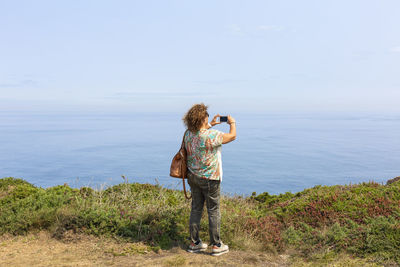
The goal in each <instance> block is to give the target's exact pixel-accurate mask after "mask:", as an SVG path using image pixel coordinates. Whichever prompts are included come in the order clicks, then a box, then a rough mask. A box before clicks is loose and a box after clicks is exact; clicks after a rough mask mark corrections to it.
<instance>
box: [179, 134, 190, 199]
mask: <svg viewBox="0 0 400 267" xmlns="http://www.w3.org/2000/svg"><path fill="white" fill-rule="evenodd" d="M188 131H189V130H186V131H185V133H184V134H183V138H182V145H181V149H182V148H183V149H186V148H185V144H184V141H185V135H186V133H187V132H188ZM186 155H187V154H186ZM186 160H187V158H186ZM186 166H187V162H186ZM186 173H187V171H186ZM182 183H183V192H184V193H185V198H186V199H187V200H189V199H191V198H192V196H190V197H188V195H187V192H186V185H185V172H182Z"/></svg>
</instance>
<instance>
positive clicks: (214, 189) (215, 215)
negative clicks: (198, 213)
mask: <svg viewBox="0 0 400 267" xmlns="http://www.w3.org/2000/svg"><path fill="white" fill-rule="evenodd" d="M220 183H221V182H220V181H214V180H208V194H207V196H206V203H207V213H208V224H209V226H208V228H209V233H210V243H211V245H217V244H219V243H220V242H221V240H220V228H221V214H220V210H219V200H220Z"/></svg>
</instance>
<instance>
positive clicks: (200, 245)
mask: <svg viewBox="0 0 400 267" xmlns="http://www.w3.org/2000/svg"><path fill="white" fill-rule="evenodd" d="M196 243H197V245H196V244H195V243H193V242H192V243H191V244H190V245H189V248H188V250H187V252H190V253H195V252H201V251H205V250H206V249H207V244H204V243H203V242H201V241H197V242H196Z"/></svg>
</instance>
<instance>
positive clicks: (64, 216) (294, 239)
mask: <svg viewBox="0 0 400 267" xmlns="http://www.w3.org/2000/svg"><path fill="white" fill-rule="evenodd" d="M189 213H190V205H189V202H187V201H185V199H184V196H183V193H182V192H181V191H177V190H171V189H166V188H164V187H162V186H159V185H150V184H138V183H127V182H125V183H122V184H119V185H115V186H112V187H109V188H107V189H105V190H93V189H92V188H88V187H82V188H80V189H74V188H70V187H69V186H68V185H63V186H55V187H50V188H47V189H43V188H37V187H35V186H33V185H32V184H30V183H28V182H26V181H24V180H22V179H15V178H12V177H8V178H2V179H0V235H2V234H12V235H24V234H27V233H30V232H35V231H37V232H38V231H42V230H46V231H48V232H49V233H51V235H52V236H53V237H55V238H59V239H65V238H67V237H68V234H69V233H71V232H72V233H86V234H91V235H95V236H101V237H103V236H104V237H113V238H115V239H117V240H125V241H129V242H138V243H140V244H142V245H140V246H139V245H138V246H132V247H129V248H127V249H126V250H125V251H123V252H121V253H124V254H129V253H147V251H157V250H159V249H160V248H162V249H168V248H171V247H173V246H185V245H186V244H187V242H188V241H187V237H188V230H187V228H188V227H187V225H188V220H189ZM205 213H206V212H205ZM221 213H222V227H221V231H222V233H221V235H222V238H223V241H224V242H225V243H227V244H229V245H230V247H231V248H233V249H239V250H253V251H269V252H271V253H275V254H278V253H279V254H282V253H288V251H289V252H290V255H291V256H292V257H293V258H294V259H299V260H298V261H297V262H298V263H300V262H302V263H303V264H304V266H307V264H308V262H314V263H321V265H324V264H327V263H329V262H332V261H337V260H338V257H339V256H340V255H348V257H356V258H357V259H358V260H359V261H363V262H368V264H370V265H371V266H374V265H376V264H400V221H399V219H400V181H395V182H393V183H390V184H388V185H382V184H377V183H374V182H369V183H361V184H356V185H346V186H316V187H313V188H309V189H306V190H304V191H302V192H298V193H296V194H292V193H285V194H281V195H269V194H268V193H262V194H259V195H257V194H255V193H254V194H253V195H252V196H251V197H247V198H243V197H227V196H222V199H221ZM203 216H204V217H203V219H202V229H204V230H206V229H207V227H208V222H207V217H206V214H203ZM201 238H202V239H203V240H204V241H208V231H202V233H201ZM340 257H341V256H340ZM341 259H342V261H343V264H345V262H347V258H345V257H341ZM168 264H170V265H171V266H172V265H179V264H180V261H179V260H178V259H177V260H176V261H174V262H170V263H168ZM182 264H183V263H182Z"/></svg>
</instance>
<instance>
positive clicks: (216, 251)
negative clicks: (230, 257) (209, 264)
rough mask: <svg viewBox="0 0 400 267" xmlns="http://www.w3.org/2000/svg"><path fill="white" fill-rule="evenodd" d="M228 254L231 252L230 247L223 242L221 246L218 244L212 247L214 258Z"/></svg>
mask: <svg viewBox="0 0 400 267" xmlns="http://www.w3.org/2000/svg"><path fill="white" fill-rule="evenodd" d="M227 252H229V247H228V245H225V244H222V242H221V243H219V244H217V245H214V246H213V247H212V253H211V255H212V256H219V255H222V254H225V253H227Z"/></svg>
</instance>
